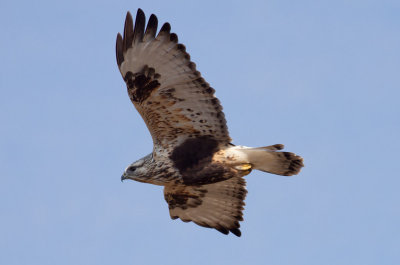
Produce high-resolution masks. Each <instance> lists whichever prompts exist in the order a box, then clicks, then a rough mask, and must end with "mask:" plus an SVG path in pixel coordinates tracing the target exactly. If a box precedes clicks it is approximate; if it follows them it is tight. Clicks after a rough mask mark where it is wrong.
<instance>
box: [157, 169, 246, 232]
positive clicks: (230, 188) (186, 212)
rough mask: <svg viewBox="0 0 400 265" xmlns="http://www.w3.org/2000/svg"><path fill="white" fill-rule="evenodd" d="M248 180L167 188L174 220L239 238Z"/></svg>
mask: <svg viewBox="0 0 400 265" xmlns="http://www.w3.org/2000/svg"><path fill="white" fill-rule="evenodd" d="M246 194H247V190H246V181H245V180H244V178H243V177H232V178H230V179H228V180H225V181H221V182H217V183H213V184H207V185H201V186H184V185H170V186H165V188H164V198H165V200H166V201H167V203H168V207H169V213H170V215H171V218H172V219H177V218H180V219H181V220H182V221H184V222H190V221H193V222H194V223H196V224H198V225H200V226H203V227H208V228H214V229H216V230H218V231H219V232H221V233H223V234H226V235H227V234H228V233H229V232H232V233H233V234H235V235H236V236H240V235H241V232H240V229H239V227H240V224H239V221H243V213H242V211H243V209H244V208H243V206H244V205H245V203H244V199H245V198H246Z"/></svg>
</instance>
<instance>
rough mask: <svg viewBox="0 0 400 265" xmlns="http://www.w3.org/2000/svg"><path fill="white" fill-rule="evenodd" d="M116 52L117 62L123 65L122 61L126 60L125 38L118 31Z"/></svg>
mask: <svg viewBox="0 0 400 265" xmlns="http://www.w3.org/2000/svg"><path fill="white" fill-rule="evenodd" d="M115 54H116V57H117V64H118V66H121V64H122V62H123V61H124V54H123V40H122V35H121V33H119V32H118V34H117V41H116V44H115Z"/></svg>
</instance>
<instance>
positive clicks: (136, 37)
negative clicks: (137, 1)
mask: <svg viewBox="0 0 400 265" xmlns="http://www.w3.org/2000/svg"><path fill="white" fill-rule="evenodd" d="M145 26H146V16H145V15H144V12H143V10H142V9H140V8H139V9H138V11H137V13H136V20H135V29H134V32H133V41H134V42H139V41H142V40H143V35H144V27H145Z"/></svg>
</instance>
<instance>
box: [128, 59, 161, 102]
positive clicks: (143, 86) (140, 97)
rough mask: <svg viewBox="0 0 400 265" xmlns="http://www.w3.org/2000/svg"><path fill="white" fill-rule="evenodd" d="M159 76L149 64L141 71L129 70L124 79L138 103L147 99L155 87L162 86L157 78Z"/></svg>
mask: <svg viewBox="0 0 400 265" xmlns="http://www.w3.org/2000/svg"><path fill="white" fill-rule="evenodd" d="M159 76H160V75H159V74H157V73H156V72H155V69H154V68H151V67H150V68H149V67H147V65H146V66H145V67H144V68H143V70H142V71H141V72H139V73H135V74H134V73H132V72H130V71H129V72H127V73H126V75H125V78H124V80H125V82H126V86H127V88H128V93H129V97H130V98H131V100H132V101H133V102H138V103H142V102H143V101H145V100H146V99H147V98H148V97H149V96H150V94H151V93H152V92H153V91H154V90H155V89H157V88H159V87H160V83H159V82H158V80H157V78H158V77H159Z"/></svg>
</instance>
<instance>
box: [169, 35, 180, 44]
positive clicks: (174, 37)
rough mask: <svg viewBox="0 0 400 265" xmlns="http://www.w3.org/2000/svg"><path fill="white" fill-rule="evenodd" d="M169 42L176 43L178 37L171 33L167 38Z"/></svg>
mask: <svg viewBox="0 0 400 265" xmlns="http://www.w3.org/2000/svg"><path fill="white" fill-rule="evenodd" d="M169 40H170V41H172V42H175V43H178V35H176V34H175V33H171V35H170V36H169Z"/></svg>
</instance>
